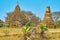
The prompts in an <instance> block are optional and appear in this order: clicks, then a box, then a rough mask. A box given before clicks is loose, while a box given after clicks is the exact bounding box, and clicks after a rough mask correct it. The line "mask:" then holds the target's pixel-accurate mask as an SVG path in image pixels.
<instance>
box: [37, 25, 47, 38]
mask: <svg viewBox="0 0 60 40" xmlns="http://www.w3.org/2000/svg"><path fill="white" fill-rule="evenodd" d="M38 29H39V30H41V32H40V36H41V37H42V38H44V32H45V31H46V30H47V25H46V24H42V25H40V26H39V27H38Z"/></svg>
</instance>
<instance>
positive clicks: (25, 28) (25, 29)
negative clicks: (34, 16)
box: [23, 26, 31, 34]
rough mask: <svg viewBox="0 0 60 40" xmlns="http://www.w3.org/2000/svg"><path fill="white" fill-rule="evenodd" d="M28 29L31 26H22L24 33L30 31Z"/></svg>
mask: <svg viewBox="0 0 60 40" xmlns="http://www.w3.org/2000/svg"><path fill="white" fill-rule="evenodd" d="M30 29H31V27H28V26H24V27H23V32H24V33H25V34H27V33H28V32H29V31H30Z"/></svg>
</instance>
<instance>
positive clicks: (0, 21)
mask: <svg viewBox="0 0 60 40" xmlns="http://www.w3.org/2000/svg"><path fill="white" fill-rule="evenodd" d="M3 23H4V22H3V21H2V20H1V19H0V27H3Z"/></svg>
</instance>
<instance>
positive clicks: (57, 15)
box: [52, 12, 60, 27]
mask: <svg viewBox="0 0 60 40" xmlns="http://www.w3.org/2000/svg"><path fill="white" fill-rule="evenodd" d="M52 17H53V19H54V22H55V25H56V26H57V27H60V12H53V13H52Z"/></svg>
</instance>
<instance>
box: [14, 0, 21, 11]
mask: <svg viewBox="0 0 60 40" xmlns="http://www.w3.org/2000/svg"><path fill="white" fill-rule="evenodd" d="M18 11H20V7H19V2H18V1H17V3H16V7H15V10H14V12H18Z"/></svg>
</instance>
